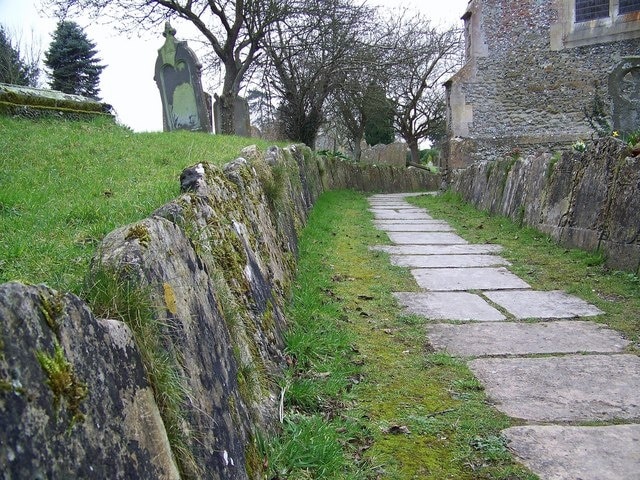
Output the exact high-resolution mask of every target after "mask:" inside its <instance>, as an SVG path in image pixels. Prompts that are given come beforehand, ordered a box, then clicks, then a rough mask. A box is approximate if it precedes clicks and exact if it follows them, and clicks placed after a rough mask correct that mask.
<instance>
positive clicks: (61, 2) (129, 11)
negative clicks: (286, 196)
mask: <svg viewBox="0 0 640 480" xmlns="http://www.w3.org/2000/svg"><path fill="white" fill-rule="evenodd" d="M42 2H43V3H44V5H46V6H48V7H54V8H55V10H56V13H57V15H58V17H59V18H62V19H64V18H65V17H66V16H67V15H69V14H72V13H75V14H79V13H82V14H85V15H92V16H93V17H95V18H96V19H98V20H99V21H103V22H105V23H107V22H109V21H110V20H112V21H113V22H114V24H115V25H117V26H118V28H119V29H120V30H121V31H123V32H135V31H136V30H139V29H140V28H141V27H144V28H145V29H149V28H154V27H158V28H160V25H162V24H163V23H164V22H165V21H167V20H170V19H174V18H180V19H183V20H185V21H187V22H190V23H191V24H192V25H193V26H194V27H195V28H196V29H197V31H198V32H199V34H200V35H201V37H202V38H204V39H205V40H206V42H207V43H208V44H209V45H210V46H211V47H212V49H213V51H214V52H215V55H216V57H217V59H218V61H219V62H220V64H221V66H222V69H223V71H224V76H223V82H222V94H221V95H220V96H219V102H220V106H221V117H222V130H223V133H229V134H233V133H234V127H233V125H234V122H233V115H234V105H235V101H236V99H237V97H238V95H239V93H240V89H241V86H242V82H243V80H244V79H245V76H246V74H247V72H248V70H249V68H250V67H251V66H252V65H253V63H254V62H255V61H256V59H257V58H258V57H259V55H260V45H261V40H262V38H263V37H264V36H265V35H267V33H268V32H269V30H270V29H271V28H272V26H273V25H274V24H275V23H276V22H278V21H280V20H281V19H283V18H284V17H286V15H287V13H288V11H289V0H182V1H180V0H42Z"/></svg>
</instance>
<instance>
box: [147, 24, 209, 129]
mask: <svg viewBox="0 0 640 480" xmlns="http://www.w3.org/2000/svg"><path fill="white" fill-rule="evenodd" d="M175 34H176V30H175V29H174V28H172V27H171V25H170V24H169V22H167V23H166V24H165V29H164V33H163V34H162V35H164V37H165V42H164V45H163V46H162V47H161V48H160V49H159V50H158V58H157V60H156V67H155V75H154V77H153V78H154V80H155V81H156V84H157V85H158V89H159V90H160V98H161V99H162V116H163V127H164V131H165V132H169V131H172V130H191V131H202V132H211V117H210V114H209V109H210V107H207V102H209V103H210V102H211V100H210V97H209V96H208V95H207V94H206V93H205V92H204V91H203V90H202V82H201V80H200V72H201V70H202V65H201V64H200V62H199V61H198V59H197V57H196V55H195V53H193V50H191V49H190V48H189V47H188V46H187V42H186V41H184V40H183V41H179V40H176V37H175Z"/></svg>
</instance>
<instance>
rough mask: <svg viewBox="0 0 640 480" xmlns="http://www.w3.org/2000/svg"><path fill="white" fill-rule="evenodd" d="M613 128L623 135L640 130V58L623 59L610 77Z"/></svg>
mask: <svg viewBox="0 0 640 480" xmlns="http://www.w3.org/2000/svg"><path fill="white" fill-rule="evenodd" d="M609 95H611V100H612V101H613V128H614V129H616V130H619V131H620V132H621V133H631V132H635V131H637V130H639V129H640V57H623V58H622V61H621V62H620V63H619V64H618V65H617V66H616V67H615V68H614V69H613V71H612V72H611V74H610V75H609Z"/></svg>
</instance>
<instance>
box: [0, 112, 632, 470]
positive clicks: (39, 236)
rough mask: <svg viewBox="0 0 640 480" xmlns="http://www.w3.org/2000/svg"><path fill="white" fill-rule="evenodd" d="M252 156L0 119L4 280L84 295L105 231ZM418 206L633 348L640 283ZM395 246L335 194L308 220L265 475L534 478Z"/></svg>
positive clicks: (93, 128) (514, 229)
mask: <svg viewBox="0 0 640 480" xmlns="http://www.w3.org/2000/svg"><path fill="white" fill-rule="evenodd" d="M253 143H256V141H255V139H246V138H237V137H220V136H211V135H206V134H193V133H186V132H174V133H170V134H163V133H148V134H139V133H132V132H131V131H129V130H127V129H125V128H122V127H118V126H116V125H114V124H113V123H111V122H107V121H104V120H96V121H94V122H88V123H87V122H61V121H59V120H40V121H36V122H34V121H28V120H19V119H8V118H0V168H1V169H2V176H0V282H4V281H10V280H22V281H25V282H29V283H41V282H44V283H47V284H49V285H50V286H52V287H53V288H57V289H61V290H69V291H72V292H75V293H81V294H82V281H83V277H84V275H85V273H86V272H87V269H88V263H89V260H90V258H91V256H92V255H93V253H94V251H95V248H96V246H97V244H98V243H99V242H100V240H101V239H102V237H103V236H104V235H105V234H106V233H108V232H110V231H111V230H113V229H114V228H117V227H120V226H123V225H125V224H128V223H131V222H134V221H137V220H139V219H141V218H143V217H145V216H147V215H148V214H149V213H151V212H152V211H153V210H155V209H156V208H158V207H159V206H161V205H162V204H163V203H165V202H167V201H169V200H171V199H172V198H174V197H176V196H177V195H178V193H179V182H178V177H179V175H180V173H181V171H182V169H183V168H184V167H186V166H190V165H192V164H194V163H197V162H199V161H209V162H212V163H218V164H222V163H225V162H227V161H230V160H232V159H233V158H234V157H235V156H237V154H238V153H239V151H240V149H241V148H242V147H244V146H245V145H247V144H253ZM258 143H259V146H260V147H266V146H267V145H266V144H265V143H260V142H258ZM413 201H415V202H416V203H417V204H419V205H420V206H426V207H428V208H429V210H430V212H431V213H432V214H433V215H434V216H442V217H443V218H446V220H447V221H449V222H450V223H451V224H452V225H453V226H454V227H456V228H458V231H459V233H460V234H462V235H463V236H465V237H466V238H467V239H468V240H471V241H474V242H483V243H484V242H488V243H499V244H502V245H504V246H505V247H506V251H505V253H504V256H506V257H507V259H509V260H510V261H511V262H512V263H513V267H511V268H512V270H513V271H514V272H515V273H517V274H518V275H520V276H521V277H522V278H523V279H524V280H526V281H528V282H530V283H531V284H532V285H533V286H534V287H535V288H538V289H565V290H568V291H569V292H571V293H575V294H577V295H579V296H581V297H582V298H584V299H585V300H587V301H590V302H592V303H594V304H596V305H597V306H598V307H599V308H601V309H602V310H604V311H605V312H607V315H606V316H605V317H604V319H605V321H608V323H610V324H611V325H612V326H613V327H614V328H616V329H619V330H620V331H622V332H623V333H624V334H625V335H627V337H628V338H630V339H631V340H633V341H635V342H636V343H637V341H638V339H639V336H638V335H639V333H640V326H639V325H638V323H639V320H638V317H637V312H638V311H640V282H639V281H638V277H637V276H635V275H632V274H626V273H619V272H610V271H607V270H606V269H605V268H604V267H603V265H602V257H601V256H599V255H597V254H595V255H594V254H589V253H585V252H581V251H579V250H567V249H564V248H562V247H558V246H557V245H555V244H554V243H553V242H552V241H550V240H549V239H548V238H547V237H546V236H544V235H542V234H540V233H537V232H535V230H532V229H526V228H524V229H523V228H520V227H519V226H518V225H516V224H514V223H513V222H510V221H509V220H507V219H504V218H500V217H490V216H488V215H486V214H484V213H483V212H478V211H477V210H475V209H473V208H471V207H469V206H467V205H465V204H463V203H462V202H461V201H460V199H459V198H457V197H456V196H454V195H450V194H446V195H444V196H440V197H436V198H433V197H420V198H417V199H415V200H413ZM386 242H388V239H387V237H386V235H385V234H384V233H382V232H380V231H377V230H375V229H374V228H373V224H372V216H371V214H370V213H368V212H367V202H366V199H365V197H364V196H362V195H360V194H358V193H354V192H344V191H340V192H329V193H327V194H324V195H323V196H322V197H321V198H320V199H319V201H318V203H317V205H316V206H315V208H314V209H313V211H312V213H311V217H310V219H309V223H308V226H307V227H306V228H305V229H304V231H303V234H302V237H301V241H300V259H299V272H298V278H297V281H296V283H295V285H294V287H293V291H292V303H291V306H290V308H289V312H288V317H289V319H290V325H291V329H290V331H289V333H288V334H287V350H286V355H287V358H288V360H289V364H290V368H289V370H288V371H287V373H286V375H285V376H284V377H283V378H282V380H281V384H282V385H281V386H282V387H283V388H284V389H285V404H286V411H285V421H284V425H283V431H282V434H281V435H280V436H279V437H278V438H276V439H263V438H258V439H257V444H258V445H257V447H258V450H259V454H262V455H263V456H264V462H262V465H265V466H266V468H267V469H268V470H269V472H268V473H269V474H270V475H271V476H270V477H268V478H292V479H293V478H341V479H365V478H367V479H369V478H397V479H409V478H425V479H446V478H453V479H460V480H465V479H468V480H472V479H513V480H515V479H528V480H530V479H534V478H535V477H534V476H533V475H532V474H531V473H529V472H527V471H526V470H525V469H524V468H523V467H521V466H520V465H518V464H517V463H515V462H514V461H513V459H512V457H511V456H510V454H509V452H508V450H507V448H506V445H505V443H504V440H503V439H502V438H501V437H500V433H499V432H500V430H502V429H503V428H506V427H508V426H510V425H513V421H512V420H510V419H508V418H507V417H506V416H504V415H502V414H500V413H498V412H496V411H495V410H493V409H492V408H490V407H489V406H488V405H487V402H486V397H485V394H484V392H483V390H482V387H481V385H480V384H479V383H478V382H477V380H475V378H474V377H473V376H472V375H471V373H470V371H469V370H468V369H467V367H466V366H465V364H464V363H462V362H460V361H458V360H456V359H454V358H452V357H450V356H448V355H446V354H441V353H434V352H432V351H431V349H430V347H429V345H428V343H427V341H426V338H425V334H424V323H425V321H426V320H424V319H422V318H420V317H417V316H409V315H403V314H402V312H401V311H400V310H399V308H398V306H397V304H396V302H395V300H394V298H393V296H392V292H394V291H416V290H417V286H416V285H415V283H414V281H413V279H412V277H411V275H410V274H409V272H408V270H407V269H403V268H399V267H392V266H391V265H390V263H389V259H388V256H387V255H386V254H384V253H382V252H374V251H370V250H369V249H368V246H370V245H373V244H380V243H386ZM596 320H597V318H596ZM632 349H633V348H632Z"/></svg>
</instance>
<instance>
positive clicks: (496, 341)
mask: <svg viewBox="0 0 640 480" xmlns="http://www.w3.org/2000/svg"><path fill="white" fill-rule="evenodd" d="M427 337H428V338H429V342H430V343H431V346H432V347H433V348H435V349H436V350H444V351H447V352H449V353H450V354H452V355H459V356H462V357H482V356H487V355H530V354H545V353H579V352H590V353H620V352H622V351H623V350H624V348H625V347H626V346H627V345H628V344H629V343H630V342H629V341H628V340H625V339H624V338H623V337H622V335H620V334H619V333H618V332H616V331H614V330H611V329H609V328H607V327H605V326H603V325H599V324H597V323H594V322H586V321H566V320H565V321H558V322H544V323H514V322H501V323H491V324H487V323H483V324H465V325H452V324H436V325H429V326H428V327H427ZM638 447H639V448H640V445H638Z"/></svg>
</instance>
